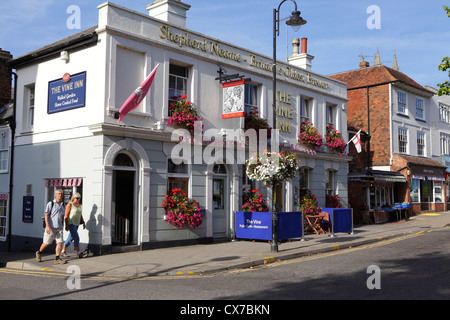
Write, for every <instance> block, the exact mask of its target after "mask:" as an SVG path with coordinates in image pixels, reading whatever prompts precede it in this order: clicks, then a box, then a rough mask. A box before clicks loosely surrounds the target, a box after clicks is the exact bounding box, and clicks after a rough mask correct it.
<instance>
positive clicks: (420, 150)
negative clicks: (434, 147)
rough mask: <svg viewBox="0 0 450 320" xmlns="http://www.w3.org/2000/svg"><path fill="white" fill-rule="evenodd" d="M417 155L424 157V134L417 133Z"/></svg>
mask: <svg viewBox="0 0 450 320" xmlns="http://www.w3.org/2000/svg"><path fill="white" fill-rule="evenodd" d="M417 155H419V156H425V132H421V131H418V132H417Z"/></svg>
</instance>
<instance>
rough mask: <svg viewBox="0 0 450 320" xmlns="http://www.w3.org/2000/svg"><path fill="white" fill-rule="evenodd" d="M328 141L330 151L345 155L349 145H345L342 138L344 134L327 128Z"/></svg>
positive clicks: (330, 127)
mask: <svg viewBox="0 0 450 320" xmlns="http://www.w3.org/2000/svg"><path fill="white" fill-rule="evenodd" d="M326 139H327V143H328V148H329V149H330V150H333V151H335V152H337V153H339V155H341V156H342V155H343V154H344V151H345V148H346V147H347V144H346V143H345V141H344V138H342V134H340V133H339V132H338V131H337V130H336V129H335V128H333V127H332V126H329V127H327V135H326Z"/></svg>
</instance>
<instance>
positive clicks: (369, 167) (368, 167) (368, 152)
mask: <svg viewBox="0 0 450 320" xmlns="http://www.w3.org/2000/svg"><path fill="white" fill-rule="evenodd" d="M366 90H367V138H368V143H367V170H371V168H372V163H371V161H370V144H371V137H370V99H369V94H370V92H369V86H367V88H366Z"/></svg>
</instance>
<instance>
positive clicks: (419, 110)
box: [416, 98, 425, 120]
mask: <svg viewBox="0 0 450 320" xmlns="http://www.w3.org/2000/svg"><path fill="white" fill-rule="evenodd" d="M416 119H420V120H425V110H424V102H423V99H422V98H416Z"/></svg>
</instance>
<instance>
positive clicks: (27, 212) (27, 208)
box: [22, 196, 34, 223]
mask: <svg viewBox="0 0 450 320" xmlns="http://www.w3.org/2000/svg"><path fill="white" fill-rule="evenodd" d="M33 215H34V197H33V196H24V197H23V211H22V221H23V222H28V223H33Z"/></svg>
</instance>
